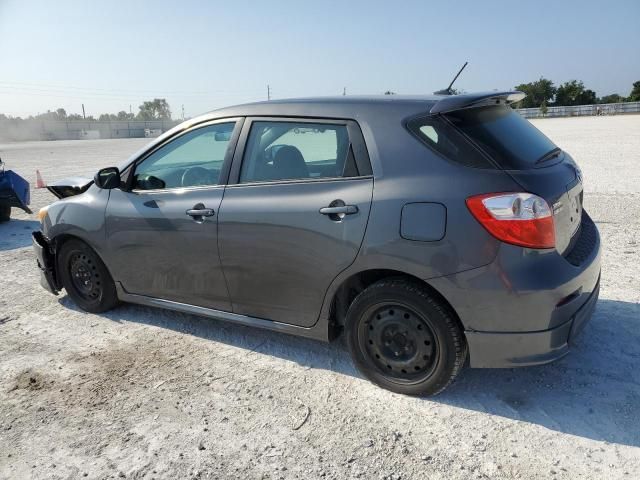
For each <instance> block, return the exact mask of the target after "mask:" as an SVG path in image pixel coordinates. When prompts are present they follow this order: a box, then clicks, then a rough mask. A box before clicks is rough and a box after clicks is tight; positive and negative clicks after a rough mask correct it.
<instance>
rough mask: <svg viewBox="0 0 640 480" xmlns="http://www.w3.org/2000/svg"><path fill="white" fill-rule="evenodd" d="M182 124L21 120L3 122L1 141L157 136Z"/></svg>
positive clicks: (154, 121) (0, 131) (163, 122)
mask: <svg viewBox="0 0 640 480" xmlns="http://www.w3.org/2000/svg"><path fill="white" fill-rule="evenodd" d="M178 123H180V122H179V121H177V120H150V121H139V120H131V121H126V120H115V121H88V120H69V121H64V120H62V121H61V120H36V119H27V120H22V119H20V120H17V119H0V140H8V141H23V140H81V139H95V138H137V137H145V136H149V135H151V136H157V135H158V134H159V133H163V132H166V131H167V130H169V129H171V128H173V127H174V126H175V125H177V124H178Z"/></svg>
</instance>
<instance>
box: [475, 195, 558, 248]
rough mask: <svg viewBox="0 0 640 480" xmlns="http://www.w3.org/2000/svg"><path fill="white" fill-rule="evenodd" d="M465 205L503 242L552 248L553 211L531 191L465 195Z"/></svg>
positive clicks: (530, 246) (553, 239) (553, 241)
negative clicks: (467, 196)
mask: <svg viewBox="0 0 640 480" xmlns="http://www.w3.org/2000/svg"><path fill="white" fill-rule="evenodd" d="M467 207H468V208H469V210H470V211H471V213H472V214H473V216H474V217H475V218H476V220H478V221H479V222H480V223H481V224H482V226H483V227H484V228H486V229H487V231H488V232H489V233H490V234H491V235H493V236H494V237H496V238H497V239H498V240H501V241H503V242H505V243H511V244H513V245H520V246H522V247H528V248H553V247H555V243H556V236H555V230H554V226H553V214H552V213H551V208H549V205H548V204H547V202H546V201H545V200H544V199H543V198H540V197H538V196H537V195H534V194H532V193H488V194H484V195H476V196H474V197H469V198H467Z"/></svg>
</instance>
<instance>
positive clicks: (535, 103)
mask: <svg viewBox="0 0 640 480" xmlns="http://www.w3.org/2000/svg"><path fill="white" fill-rule="evenodd" d="M515 89H516V90H519V91H521V92H522V93H525V94H526V95H527V96H526V97H525V98H524V99H523V100H521V101H520V102H518V105H516V107H517V108H539V107H541V106H542V103H543V102H544V103H545V105H548V104H549V103H550V102H551V100H553V96H554V95H555V94H556V87H554V85H553V82H552V81H551V80H549V79H546V78H544V77H540V79H539V80H536V81H535V82H530V83H521V84H520V85H516V87H515Z"/></svg>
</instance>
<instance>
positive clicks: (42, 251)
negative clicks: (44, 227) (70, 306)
mask: <svg viewBox="0 0 640 480" xmlns="http://www.w3.org/2000/svg"><path fill="white" fill-rule="evenodd" d="M31 235H32V242H33V251H34V253H35V254H36V260H37V262H38V269H39V270H40V285H42V287H43V288H44V289H45V290H47V291H48V292H51V293H53V294H54V295H57V294H58V292H59V291H60V288H59V286H58V282H57V278H56V271H55V257H54V255H53V253H52V252H51V248H50V246H49V242H48V241H47V239H46V238H45V236H44V235H43V234H42V232H33V233H32V234H31Z"/></svg>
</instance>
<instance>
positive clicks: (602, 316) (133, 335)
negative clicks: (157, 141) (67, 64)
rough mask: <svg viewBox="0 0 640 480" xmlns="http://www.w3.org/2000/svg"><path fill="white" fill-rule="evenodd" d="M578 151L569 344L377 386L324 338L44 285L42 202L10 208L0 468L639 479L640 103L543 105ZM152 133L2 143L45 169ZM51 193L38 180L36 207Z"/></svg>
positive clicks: (3, 260)
mask: <svg viewBox="0 0 640 480" xmlns="http://www.w3.org/2000/svg"><path fill="white" fill-rule="evenodd" d="M536 125H537V126H538V127H539V128H540V129H542V130H543V131H544V132H545V133H547V134H548V135H549V136H550V137H551V138H553V139H554V140H555V141H556V143H558V144H559V145H560V146H561V147H563V148H564V149H566V150H568V151H569V152H570V153H572V154H573V155H574V157H575V158H576V159H577V160H578V161H579V163H580V164H581V166H582V168H583V172H584V176H585V181H586V196H585V206H586V208H587V209H588V210H589V211H590V212H591V214H592V216H593V217H594V219H595V220H596V222H597V223H598V226H599V228H600V232H601V234H602V241H603V245H604V253H603V261H604V265H603V273H602V292H601V300H600V302H599V304H598V308H597V310H596V313H595V316H594V318H593V321H592V323H591V324H590V325H589V326H588V328H587V329H586V330H585V332H584V334H583V335H582V337H580V340H579V341H578V343H577V345H576V346H575V348H574V350H573V351H572V353H571V354H570V355H569V356H567V357H565V358H564V359H562V360H561V361H559V362H557V363H555V364H552V365H548V366H544V367H536V368H528V369H519V370H516V369H509V370H470V369H466V370H465V371H464V372H463V373H462V375H461V376H460V378H459V380H458V381H457V382H456V383H455V384H454V385H453V386H452V387H451V388H449V389H448V390H447V391H446V392H444V393H443V394H441V395H439V396H437V397H435V398H430V399H417V398H409V397H403V396H400V395H396V394H393V393H389V392H387V391H384V390H381V389H379V388H377V387H374V386H372V385H371V384H369V383H368V382H366V381H365V380H363V379H362V378H361V377H360V375H359V374H358V373H357V372H356V371H355V370H354V368H353V367H352V366H351V363H350V361H349V357H348V354H347V353H346V351H345V348H344V347H343V345H342V344H341V343H340V342H336V343H334V344H329V345H327V344H323V343H318V342H314V341H309V340H303V339H298V338H293V337H289V336H286V335H281V334H275V333H269V332H263V331H259V330H253V329H248V328H244V327H240V326H235V325H231V324H225V323H222V322H218V321H213V320H207V319H203V318H198V317H195V316H189V315H182V314H178V313H172V312H167V311H162V310H157V309H152V308H144V307H138V306H133V305H126V306H122V307H120V308H118V309H116V310H114V311H112V312H109V313H107V314H103V315H91V314H86V313H82V312H80V311H78V309H77V308H76V307H75V306H74V305H73V303H72V302H70V301H69V299H68V298H67V297H66V296H65V295H64V294H62V295H61V296H60V297H54V296H52V295H49V294H48V293H46V292H45V291H44V290H42V289H41V288H40V286H39V285H38V273H37V271H36V268H35V261H34V258H33V255H32V253H31V248H30V231H31V230H32V229H34V228H37V222H36V221H35V216H29V215H26V214H23V213H18V212H17V211H15V210H14V216H15V220H12V221H11V222H10V223H8V224H2V225H0V477H1V478H16V479H18V478H20V479H21V478H69V479H75V478H84V477H86V478H119V477H123V478H145V479H151V478H282V479H294V478H299V479H313V478H364V479H370V478H373V479H378V478H380V479H383V478H393V479H426V478H435V479H437V478H454V479H469V478H522V479H529V478H531V479H533V478H541V477H547V478H559V479H560V478H562V479H569V478H629V479H631V478H640V423H639V420H638V419H639V418H640V368H639V364H640V328H639V324H640V280H639V277H640V246H639V244H640V217H639V215H638V214H639V212H640V116H627V117H592V118H585V117H582V118H572V119H549V120H539V121H537V122H536ZM145 142H146V141H145V140H144V139H140V140H96V141H73V142H34V143H22V144H8V145H0V156H1V157H2V158H3V159H4V160H6V162H7V163H8V166H9V167H11V168H14V169H15V170H17V171H18V172H19V173H21V174H23V175H25V176H26V177H27V178H28V179H29V180H30V181H32V182H35V169H36V168H39V169H40V170H41V172H42V173H43V175H44V177H45V180H54V179H57V178H62V177H65V176H70V175H76V174H80V173H93V172H94V171H95V170H96V169H97V168H98V167H100V166H107V165H110V164H117V163H120V162H121V161H122V160H123V159H125V158H126V157H127V156H128V155H129V154H131V153H133V152H134V151H135V150H137V149H138V148H139V147H140V146H142V145H143V144H144V143H145ZM51 201H52V197H51V196H50V195H49V194H48V193H47V192H46V191H43V190H37V191H35V192H34V195H33V207H34V210H37V209H38V208H40V207H42V206H43V205H45V204H47V203H48V202H51Z"/></svg>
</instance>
